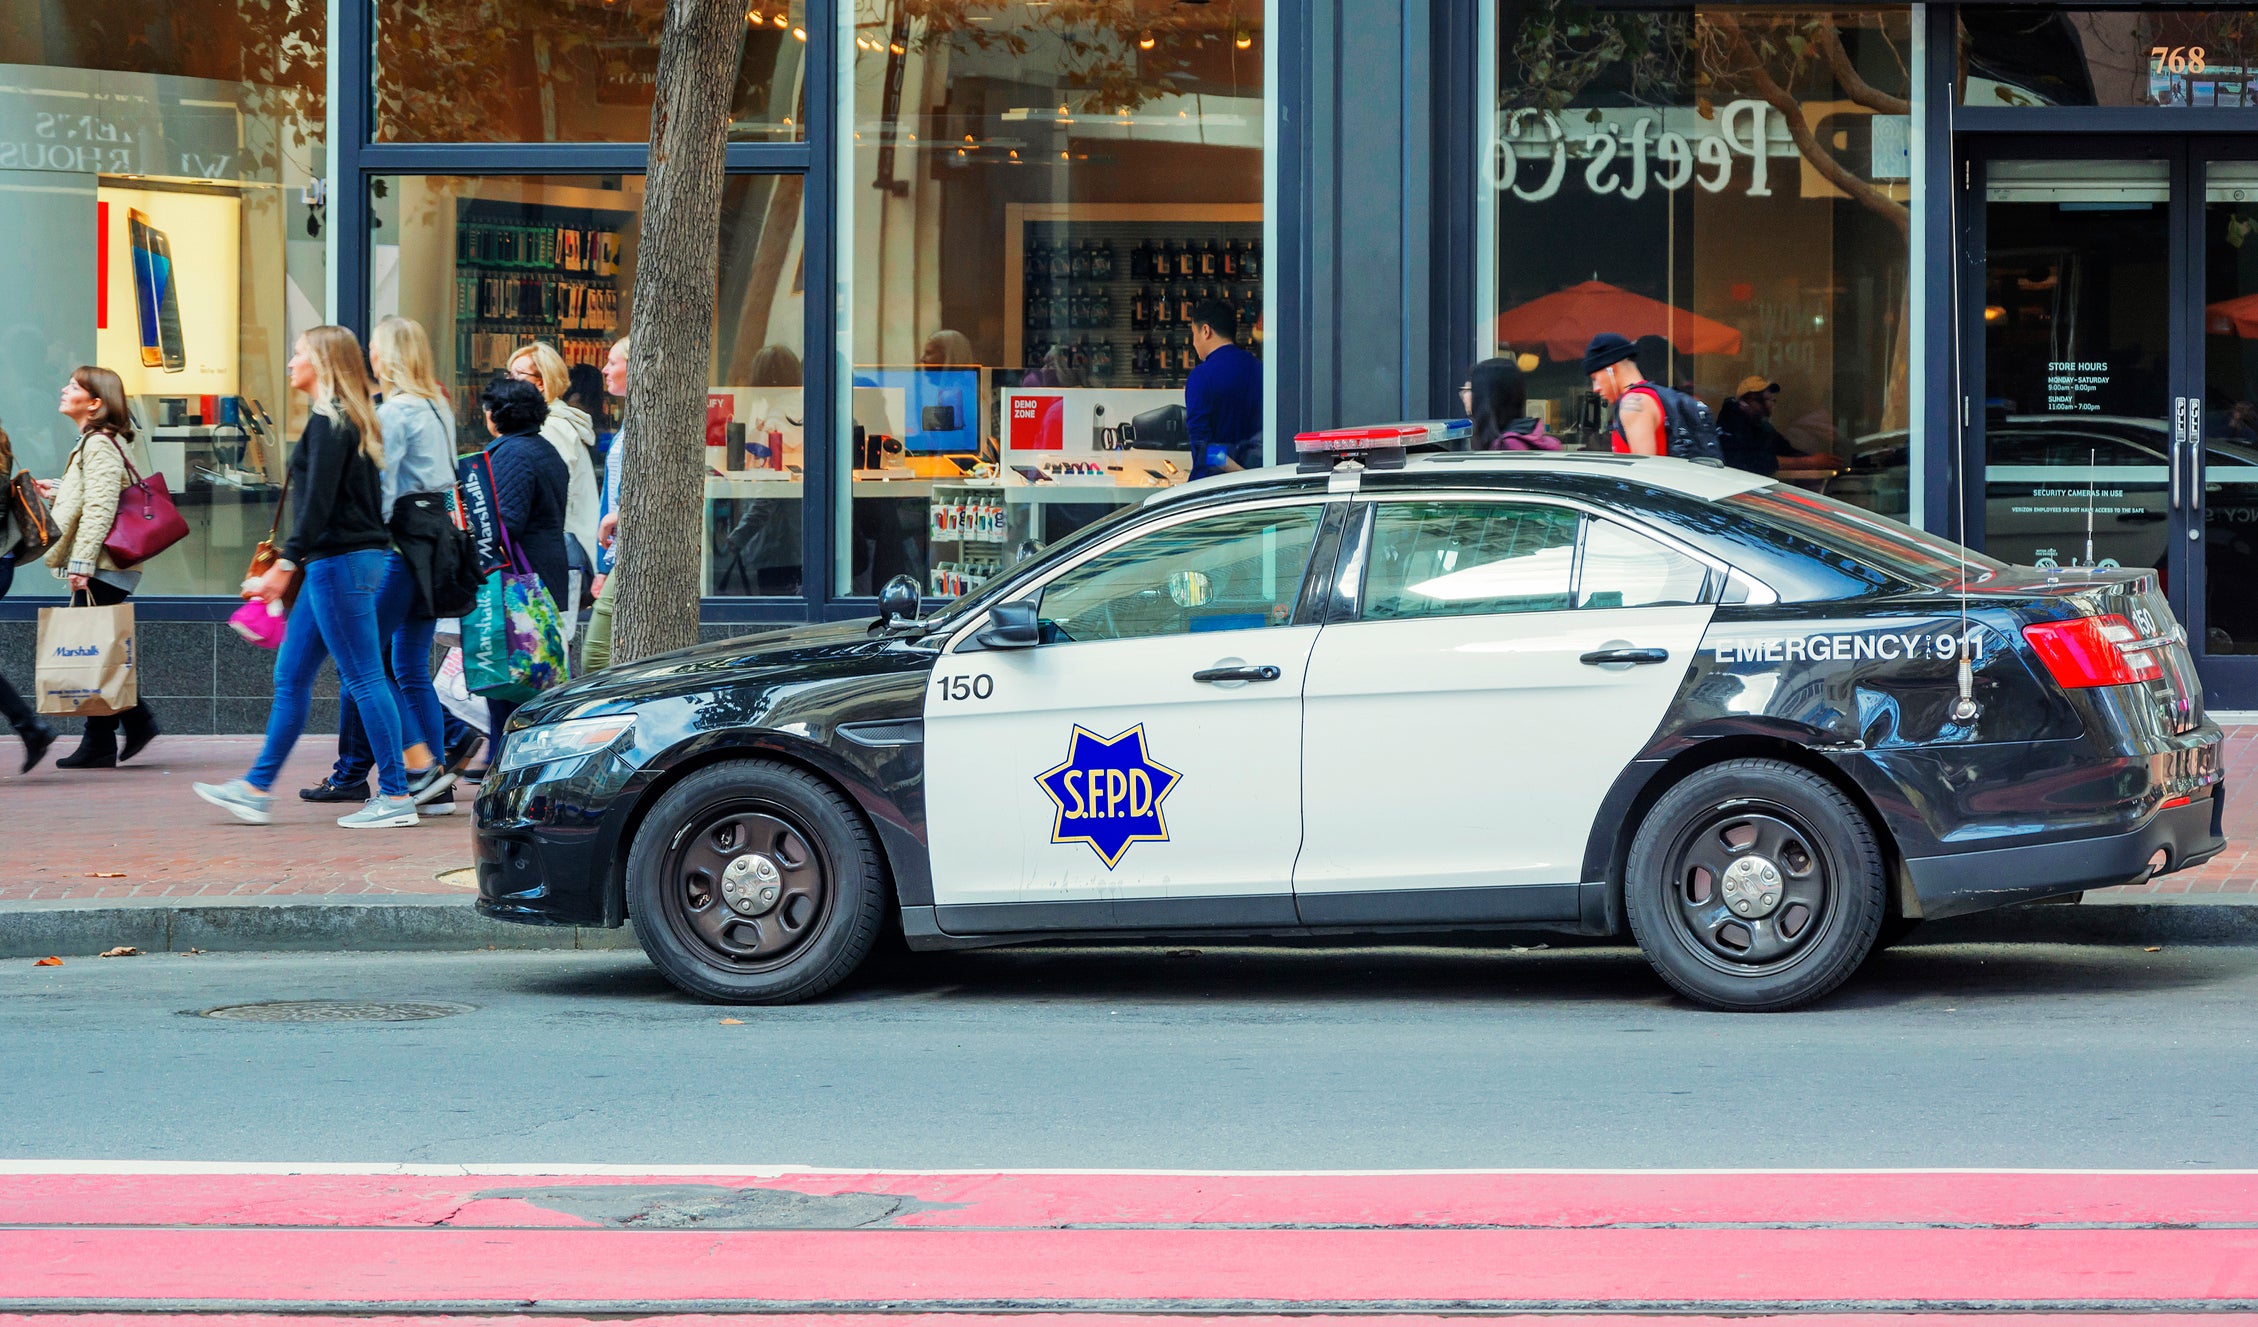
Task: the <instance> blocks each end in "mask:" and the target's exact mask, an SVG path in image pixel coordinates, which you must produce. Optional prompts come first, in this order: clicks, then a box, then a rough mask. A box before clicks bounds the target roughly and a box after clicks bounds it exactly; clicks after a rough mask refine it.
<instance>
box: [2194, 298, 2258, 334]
mask: <svg viewBox="0 0 2258 1327" xmlns="http://www.w3.org/2000/svg"><path fill="white" fill-rule="evenodd" d="M2203 330H2204V331H2206V332H2209V333H2210V334H2211V335H2213V336H2239V337H2243V338H2246V339H2248V338H2252V337H2258V295H2237V296H2236V297H2234V298H2233V299H2229V300H2220V301H2219V302H2218V303H2217V304H2206V305H2204V306H2203Z"/></svg>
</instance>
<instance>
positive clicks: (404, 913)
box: [0, 895, 636, 958]
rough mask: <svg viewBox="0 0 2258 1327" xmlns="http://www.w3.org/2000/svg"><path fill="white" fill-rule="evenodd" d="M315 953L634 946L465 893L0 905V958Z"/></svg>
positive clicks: (629, 935)
mask: <svg viewBox="0 0 2258 1327" xmlns="http://www.w3.org/2000/svg"><path fill="white" fill-rule="evenodd" d="M119 945H132V946H133V947H134V948H136V949H139V950H140V951H141V952H143V953H145V954H168V953H185V952H186V951H188V950H191V949H201V950H208V951H215V952H238V953H240V952H244V951H253V950H255V951H270V952H272V951H322V950H331V951H336V950H355V951H382V950H425V951H432V950H469V949H634V948H636V943H635V933H634V931H633V930H632V929H630V928H625V927H623V928H621V929H619V930H616V931H613V930H603V929H597V928H585V927H574V926H519V925H516V924H513V923H510V922H498V921H492V920H489V919H488V918H485V917H481V916H479V915H478V913H477V912H476V911H475V910H473V909H472V907H471V903H470V900H469V899H468V898H460V897H444V896H441V897H431V896H413V895H390V896H378V897H350V898H337V897H333V896H326V895H305V896H297V897H290V898H275V897H265V898H252V899H242V898H229V899H210V898H187V899H178V900H174V899H162V900H148V901H142V902H134V903H119V902H117V901H115V900H111V899H87V900H72V901H69V902H57V903H39V902H32V903H21V902H11V903H0V958H38V957H41V956H43V955H47V954H54V955H57V956H60V957H65V958H68V957H71V956H73V955H79V956H83V955H88V954H99V953H101V952H102V951H103V950H105V949H112V948H115V947H116V946H119Z"/></svg>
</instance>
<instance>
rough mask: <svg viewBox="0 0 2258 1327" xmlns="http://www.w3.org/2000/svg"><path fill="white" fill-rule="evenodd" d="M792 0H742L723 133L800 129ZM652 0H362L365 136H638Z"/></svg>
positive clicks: (396, 139) (656, 19) (798, 8)
mask: <svg viewBox="0 0 2258 1327" xmlns="http://www.w3.org/2000/svg"><path fill="white" fill-rule="evenodd" d="M805 13H806V10H805V0H748V3H747V5H746V9H745V54H744V57H743V59H742V61H741V62H740V63H739V65H738V70H737V89H736V94H735V97H734V99H733V101H732V103H731V109H730V124H729V136H730V137H731V138H733V139H757V140H780V139H794V138H800V137H802V136H803V133H802V122H803V120H804V119H805V112H804V111H803V109H802V107H801V105H800V99H801V93H802V89H801V70H802V67H803V61H802V57H803V54H804V52H805V51H806V49H807V40H808V31H807V20H806V17H805ZM665 18H666V0H602V2H601V3H589V2H586V0H376V133H375V137H376V141H378V142H380V143H639V142H643V141H645V140H647V139H648V138H649V137H650V136H651V97H652V88H653V86H654V84H655V82H656V80H657V77H658V68H659V29H660V28H661V27H662V26H663V25H664V22H665Z"/></svg>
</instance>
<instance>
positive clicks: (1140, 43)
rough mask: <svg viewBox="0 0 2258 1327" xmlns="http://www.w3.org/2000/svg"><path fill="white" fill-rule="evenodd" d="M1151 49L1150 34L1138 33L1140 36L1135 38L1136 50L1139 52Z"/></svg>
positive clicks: (1151, 38) (1151, 40) (1151, 39)
mask: <svg viewBox="0 0 2258 1327" xmlns="http://www.w3.org/2000/svg"><path fill="white" fill-rule="evenodd" d="M1152 48H1153V35H1152V34H1151V33H1149V32H1146V33H1140V34H1138V37H1137V49H1138V50H1140V51H1149V50H1151V49H1152Z"/></svg>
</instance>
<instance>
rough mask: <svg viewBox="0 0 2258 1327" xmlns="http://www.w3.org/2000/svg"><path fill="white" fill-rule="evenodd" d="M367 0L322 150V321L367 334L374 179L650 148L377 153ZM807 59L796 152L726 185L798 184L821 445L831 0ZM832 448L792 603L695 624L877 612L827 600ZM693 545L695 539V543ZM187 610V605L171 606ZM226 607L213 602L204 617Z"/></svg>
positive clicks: (813, 470) (808, 350) (808, 509)
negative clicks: (326, 257)
mask: <svg viewBox="0 0 2258 1327" xmlns="http://www.w3.org/2000/svg"><path fill="white" fill-rule="evenodd" d="M376 5H377V0H344V3H341V4H339V5H338V6H337V10H336V13H337V20H336V23H335V28H334V30H333V31H332V32H331V34H330V58H331V59H332V60H333V61H334V62H336V65H337V86H338V88H339V91H340V94H341V95H340V96H339V98H338V102H337V107H336V123H337V141H336V142H335V143H333V144H331V145H330V147H331V162H332V165H331V173H330V178H331V187H330V195H329V196H330V206H329V218H330V224H331V225H332V226H342V227H345V229H344V231H343V232H342V233H343V234H344V235H345V236H347V237H349V238H348V239H347V240H346V242H344V243H341V244H339V245H338V246H337V248H336V250H335V252H336V267H337V270H336V272H335V273H334V274H333V280H334V283H335V289H336V292H337V297H336V304H335V307H333V308H332V309H331V311H330V317H331V318H332V319H334V320H335V321H336V322H338V323H340V324H342V325H344V326H346V327H350V328H352V329H353V330H354V332H355V334H357V335H359V336H361V337H363V338H364V339H365V338H366V336H367V335H368V325H369V274H370V266H371V265H370V252H371V246H372V237H371V234H370V228H369V222H370V219H371V207H370V202H369V183H370V181H371V180H373V179H375V178H376V177H378V176H384V175H547V176H559V177H562V176H573V175H643V174H646V173H648V170H649V166H650V144H649V143H647V142H631V143H379V142H376V141H375V140H374V134H375V131H376V78H375V75H376V61H375V54H376V24H377V17H376ZM807 9H808V12H807V15H806V25H807V33H808V40H807V50H806V52H805V53H804V55H803V56H802V60H803V64H802V66H801V69H802V79H803V82H804V91H805V99H806V104H807V106H808V107H809V108H811V109H810V112H809V113H808V114H806V115H804V116H803V117H802V124H803V126H804V129H805V136H804V137H802V138H801V139H800V140H798V141H796V142H783V143H761V142H747V143H731V144H729V146H728V149H727V169H728V173H729V174H731V175H773V176H781V175H796V176H799V177H801V179H802V180H803V181H804V183H803V187H802V189H801V194H800V198H801V202H800V208H801V220H800V225H801V234H802V239H801V250H802V254H803V262H804V266H805V287H806V296H805V298H804V299H803V301H802V303H803V312H804V317H805V325H804V327H803V328H802V332H801V337H802V354H801V363H802V366H803V368H802V381H803V383H804V384H805V385H804V387H803V390H804V392H805V394H806V410H807V416H806V419H807V422H806V435H807V437H808V438H809V439H811V440H813V439H816V438H829V437H830V436H831V434H832V431H833V425H834V423H835V417H834V416H835V410H834V407H833V403H832V399H831V398H832V392H831V390H830V388H831V376H832V369H833V364H832V361H833V358H834V356H833V353H832V351H833V346H834V342H835V339H836V337H835V331H836V329H835V323H834V319H833V316H832V301H831V299H829V298H828V297H824V298H819V297H817V295H816V292H819V291H830V290H832V289H833V288H834V286H835V279H834V278H835V275H836V272H837V262H838V255H837V252H836V245H835V243H834V237H833V233H832V232H833V227H832V224H831V222H832V212H833V208H834V201H833V193H832V189H833V185H834V184H835V179H836V168H835V166H834V165H833V162H834V161H835V151H834V149H835V145H836V142H837V135H838V132H839V127H838V125H837V122H836V120H837V117H836V116H834V115H833V114H832V113H831V107H832V106H833V105H834V104H835V100H836V97H835V89H836V87H837V82H836V80H837V77H838V69H837V61H836V59H835V58H834V56H835V44H836V37H837V33H838V11H839V0H810V3H809V4H808V6H807ZM833 451H834V449H833V448H831V447H818V446H810V447H809V448H807V453H806V454H807V462H806V468H805V470H804V471H803V477H802V483H801V486H800V493H801V506H802V508H803V512H802V530H803V547H802V562H801V567H802V570H801V585H800V588H801V593H800V594H798V595H791V596H739V595H730V596H721V595H704V596H702V597H701V598H700V600H699V608H698V619H699V621H700V622H701V623H726V622H810V621H820V620H824V619H827V618H836V617H852V616H856V615H858V614H859V613H862V612H865V611H872V610H874V608H875V601H872V603H871V605H870V606H869V607H868V608H866V607H865V606H864V605H863V604H861V603H855V604H851V605H850V604H847V603H841V602H837V601H835V600H834V598H833V597H832V596H831V595H830V593H829V591H830V588H831V583H830V573H831V569H830V565H829V561H828V558H827V556H826V555H825V551H826V550H828V549H829V547H830V538H831V522H832V502H831V499H832V494H831V491H830V490H831V485H832V484H833V483H834V482H836V481H835V469H836V467H835V465H834V457H833ZM701 537H702V536H701ZM181 602H182V603H184V604H185V603H190V602H197V601H188V600H184V601H181ZM226 607H227V605H226V604H222V603H218V602H216V601H215V602H214V604H213V612H214V616H224V615H225V609H226Z"/></svg>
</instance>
